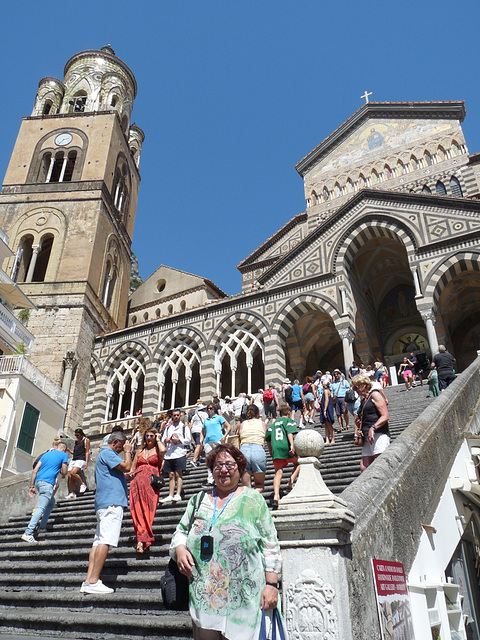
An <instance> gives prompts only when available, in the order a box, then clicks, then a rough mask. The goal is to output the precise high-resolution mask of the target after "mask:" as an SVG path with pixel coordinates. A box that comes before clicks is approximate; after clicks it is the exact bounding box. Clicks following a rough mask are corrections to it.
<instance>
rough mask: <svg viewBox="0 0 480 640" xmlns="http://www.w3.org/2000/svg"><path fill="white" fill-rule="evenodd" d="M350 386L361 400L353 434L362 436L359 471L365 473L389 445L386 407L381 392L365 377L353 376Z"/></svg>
mask: <svg viewBox="0 0 480 640" xmlns="http://www.w3.org/2000/svg"><path fill="white" fill-rule="evenodd" d="M352 386H353V387H354V388H355V390H356V391H357V393H358V395H359V396H360V398H361V399H362V402H361V404H360V408H359V409H358V414H357V417H356V418H355V433H357V431H361V432H362V434H363V449H362V459H361V461H360V471H365V469H366V468H367V467H369V466H370V465H371V464H372V462H373V461H374V460H375V458H378V456H379V455H380V454H381V453H383V452H384V451H385V449H387V447H388V446H389V444H390V431H389V429H388V418H389V415H388V407H387V403H386V402H385V398H384V395H383V392H382V391H381V390H376V389H372V381H371V380H370V378H369V377H368V376H367V375H365V374H362V373H360V374H359V375H358V376H355V377H354V378H353V380H352Z"/></svg>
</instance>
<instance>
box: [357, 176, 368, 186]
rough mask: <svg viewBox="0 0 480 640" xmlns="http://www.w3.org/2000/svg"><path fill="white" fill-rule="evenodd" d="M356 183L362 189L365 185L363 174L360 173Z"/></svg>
mask: <svg viewBox="0 0 480 640" xmlns="http://www.w3.org/2000/svg"><path fill="white" fill-rule="evenodd" d="M358 184H359V186H360V189H363V188H364V187H366V186H367V181H366V180H365V176H364V175H363V173H361V174H360V177H359V178H358Z"/></svg>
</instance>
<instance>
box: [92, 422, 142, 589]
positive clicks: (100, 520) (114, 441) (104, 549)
mask: <svg viewBox="0 0 480 640" xmlns="http://www.w3.org/2000/svg"><path fill="white" fill-rule="evenodd" d="M122 451H125V460H122V459H121V457H120V455H119V454H120V453H121V452H122ZM131 467H132V445H131V444H130V442H128V441H127V437H126V436H125V434H123V433H120V432H118V431H116V432H114V433H112V434H110V437H109V439H108V442H107V443H106V444H105V445H104V446H103V447H102V448H101V450H100V452H99V454H98V456H97V461H96V463H95V483H96V485H97V490H96V492H95V515H96V516H97V528H96V531H95V537H94V539H93V545H92V549H91V551H90V556H89V559H88V571H87V577H86V578H85V581H84V582H83V583H82V586H81V587H80V592H81V593H102V594H106V593H113V589H111V588H110V587H107V586H106V585H104V584H103V582H102V581H101V580H100V573H101V571H102V569H103V565H104V564H105V560H106V559H107V555H108V551H109V549H110V547H116V546H117V545H118V540H119V538H120V529H121V527H122V519H123V507H128V488H127V481H126V480H125V473H128V472H129V471H130V469H131Z"/></svg>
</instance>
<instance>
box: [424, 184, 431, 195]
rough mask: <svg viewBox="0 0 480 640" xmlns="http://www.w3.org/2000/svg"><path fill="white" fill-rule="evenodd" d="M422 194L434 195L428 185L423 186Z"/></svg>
mask: <svg viewBox="0 0 480 640" xmlns="http://www.w3.org/2000/svg"><path fill="white" fill-rule="evenodd" d="M422 193H432V190H431V189H430V187H429V186H428V185H426V184H424V185H423V189H422Z"/></svg>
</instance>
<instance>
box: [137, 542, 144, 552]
mask: <svg viewBox="0 0 480 640" xmlns="http://www.w3.org/2000/svg"><path fill="white" fill-rule="evenodd" d="M136 551H137V553H143V542H138V543H137V547H136Z"/></svg>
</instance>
